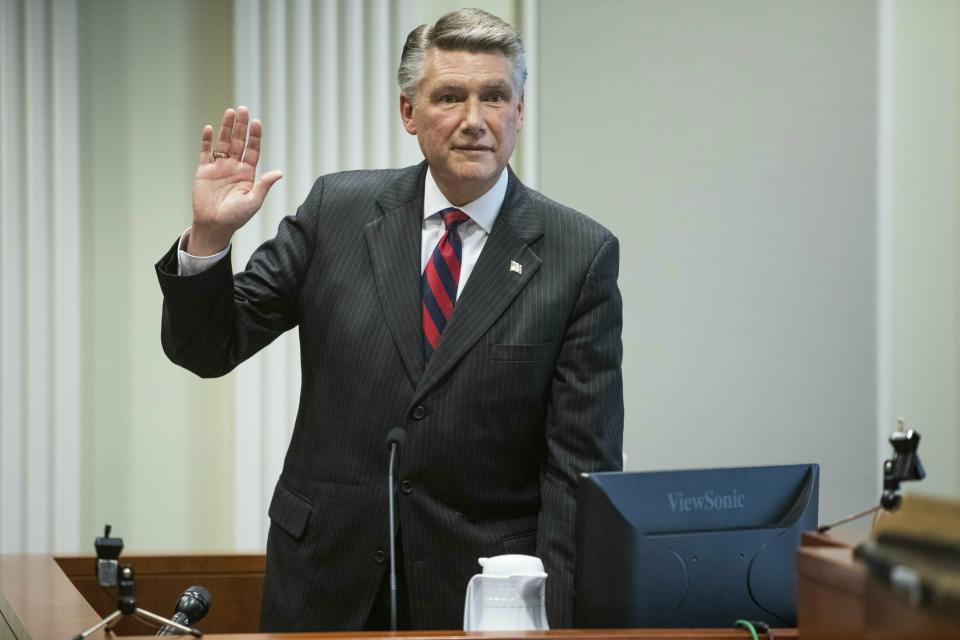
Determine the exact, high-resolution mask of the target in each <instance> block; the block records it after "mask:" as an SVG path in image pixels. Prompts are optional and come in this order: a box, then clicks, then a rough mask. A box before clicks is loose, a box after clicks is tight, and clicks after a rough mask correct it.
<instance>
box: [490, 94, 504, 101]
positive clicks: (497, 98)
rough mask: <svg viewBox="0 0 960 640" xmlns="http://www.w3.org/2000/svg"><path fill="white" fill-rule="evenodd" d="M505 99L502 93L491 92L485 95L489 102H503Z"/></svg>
mask: <svg viewBox="0 0 960 640" xmlns="http://www.w3.org/2000/svg"><path fill="white" fill-rule="evenodd" d="M506 99H507V98H506V96H504V95H503V94H502V93H491V94H490V95H489V96H487V101H489V102H503V101H505V100H506Z"/></svg>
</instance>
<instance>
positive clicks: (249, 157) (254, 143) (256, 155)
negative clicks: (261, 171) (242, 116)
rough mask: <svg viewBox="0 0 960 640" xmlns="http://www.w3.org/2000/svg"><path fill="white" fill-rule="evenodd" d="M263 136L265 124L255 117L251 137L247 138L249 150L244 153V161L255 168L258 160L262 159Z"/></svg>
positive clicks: (251, 126)
mask: <svg viewBox="0 0 960 640" xmlns="http://www.w3.org/2000/svg"><path fill="white" fill-rule="evenodd" d="M261 136H263V125H262V124H260V121H259V120H257V119H254V121H253V122H251V123H250V137H249V138H248V139H247V150H246V151H245V152H244V154H243V161H244V162H246V163H247V164H248V165H250V166H251V167H253V168H254V169H256V168H257V162H258V161H259V160H260V138H261Z"/></svg>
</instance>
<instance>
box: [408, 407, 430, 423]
mask: <svg viewBox="0 0 960 640" xmlns="http://www.w3.org/2000/svg"><path fill="white" fill-rule="evenodd" d="M410 415H411V416H413V419H414V420H423V419H424V418H426V417H427V408H426V407H425V406H423V405H422V404H418V405H417V406H415V407H414V408H413V411H411V412H410Z"/></svg>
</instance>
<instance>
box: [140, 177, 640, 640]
mask: <svg viewBox="0 0 960 640" xmlns="http://www.w3.org/2000/svg"><path fill="white" fill-rule="evenodd" d="M425 172H426V164H425V163H423V164H421V165H419V166H415V167H409V168H406V169H401V170H387V171H353V172H345V173H337V174H332V175H327V176H324V177H321V178H320V179H318V180H317V182H316V184H315V185H314V187H313V189H312V190H311V192H310V194H309V196H308V197H307V199H306V201H305V202H304V203H303V204H302V205H301V206H300V208H299V209H298V211H297V214H296V215H295V216H290V217H287V218H285V219H284V220H283V221H282V223H281V224H280V228H279V230H278V233H277V235H276V237H275V238H274V239H272V240H270V241H268V242H266V243H264V244H263V245H262V246H261V247H260V248H259V249H258V250H257V251H256V252H255V254H254V255H253V256H252V257H251V259H250V262H249V263H248V265H247V267H246V269H245V270H244V271H243V272H241V273H238V274H236V275H233V274H232V273H231V267H230V261H229V260H221V261H220V262H219V263H218V264H217V265H216V266H214V267H212V268H211V269H209V270H208V271H205V272H203V273H200V274H198V275H194V276H190V277H179V276H177V275H176V273H177V265H176V260H177V256H176V245H174V247H173V248H171V250H170V252H169V253H168V254H167V255H166V256H164V257H163V258H162V259H161V260H160V262H159V263H158V264H157V274H158V277H159V279H160V285H161V288H162V290H163V294H164V305H163V329H162V343H163V348H164V350H165V352H166V353H167V355H168V356H169V358H170V359H171V360H173V361H174V362H175V363H177V364H180V365H182V366H184V367H186V368H188V369H190V370H191V371H193V372H195V373H196V374H198V375H200V376H204V377H207V376H221V375H223V374H225V373H227V372H229V371H230V370H231V369H233V368H234V367H235V366H237V365H238V364H239V363H240V362H242V361H243V360H245V359H246V358H248V357H250V356H251V355H253V354H254V353H255V352H257V351H258V350H260V349H261V348H263V347H264V346H266V345H267V344H268V343H270V341H272V340H273V339H274V338H276V337H277V336H278V335H279V334H280V333H281V332H283V331H286V330H287V329H290V328H291V327H294V326H297V325H298V326H299V332H300V354H301V355H300V357H301V368H302V376H303V381H302V391H301V396H300V406H299V411H298V414H297V419H296V425H295V428H294V431H293V436H292V440H291V442H290V447H289V449H288V451H287V455H286V459H285V462H284V468H283V472H282V474H281V477H280V479H279V481H278V483H277V486H276V490H275V492H274V495H273V499H272V501H271V504H270V510H269V515H270V519H271V526H270V532H269V535H268V542H267V570H266V577H265V583H264V594H263V610H262V619H261V624H262V626H263V628H264V629H265V630H273V629H276V630H313V629H329V630H336V629H357V628H360V627H362V625H363V624H364V622H365V620H366V618H367V615H368V613H369V611H370V607H371V604H372V602H373V600H374V597H375V594H376V592H377V589H378V587H379V585H380V584H381V580H382V579H383V575H384V571H386V564H385V560H386V555H385V549H386V548H387V546H388V542H389V537H388V535H389V534H388V532H387V529H388V520H387V489H386V482H385V478H384V476H385V474H386V469H387V458H388V455H387V448H386V445H385V437H386V434H387V432H388V431H389V430H390V429H391V428H393V427H395V426H398V425H403V426H405V428H406V430H407V433H408V439H407V442H406V445H405V446H404V448H403V450H402V452H401V453H400V456H399V458H398V464H397V468H398V474H399V480H400V484H399V487H400V491H399V493H398V507H397V508H398V522H399V527H400V531H401V540H402V545H403V558H404V562H405V564H404V568H405V573H406V581H407V584H406V587H407V588H408V590H409V597H410V607H411V611H410V615H411V622H412V624H413V627H414V628H417V629H455V628H461V626H462V616H463V603H464V593H465V589H466V585H467V581H468V580H469V578H470V577H471V576H472V575H473V574H475V573H478V572H479V570H480V569H479V566H478V565H477V558H479V557H482V556H492V555H499V554H502V553H526V554H535V555H538V556H539V557H540V558H542V559H543V562H544V564H545V567H546V570H547V572H548V573H549V578H548V580H547V611H548V616H549V620H550V624H551V626H553V627H563V626H570V624H571V617H572V598H573V569H574V518H575V487H576V479H577V475H578V474H579V473H580V472H583V471H596V470H611V469H618V468H620V466H621V446H622V434H623V390H622V381H621V370H620V363H621V358H622V343H621V337H620V334H621V326H622V310H621V299H620V293H619V290H618V288H617V270H618V260H619V248H618V243H617V240H616V238H615V237H614V236H613V235H612V234H611V233H610V232H609V231H607V230H606V229H604V228H603V227H601V226H600V225H599V224H597V223H596V222H594V221H592V220H590V219H588V218H587V217H585V216H583V215H582V214H579V213H577V212H576V211H573V210H572V209H569V208H567V207H564V206H561V205H559V204H557V203H555V202H552V201H551V200H549V199H547V198H546V197H544V196H543V195H541V194H539V193H537V192H536V191H533V190H531V189H528V188H526V187H525V186H523V184H521V183H520V182H519V180H517V178H516V176H515V175H514V174H513V172H512V171H511V172H510V178H509V186H508V189H507V194H506V199H505V201H504V203H503V207H502V209H501V211H500V214H499V217H498V218H497V221H496V223H495V225H494V228H493V230H492V232H491V234H490V237H489V238H488V239H487V243H486V245H485V247H484V249H483V252H482V253H481V255H480V257H479V260H478V262H477V264H476V267H475V268H474V271H473V273H472V275H471V277H470V279H469V280H468V282H467V283H466V285H465V287H464V290H463V292H462V293H461V295H460V296H459V298H458V301H457V304H456V307H455V309H454V313H453V315H452V317H451V319H450V321H449V323H448V325H447V327H446V330H445V332H444V334H443V336H442V340H441V343H440V344H439V346H438V348H437V350H436V351H435V353H434V354H433V357H432V358H431V359H430V361H429V363H428V364H427V365H426V366H424V357H423V342H422V340H423V338H422V329H421V315H420V235H421V224H422V207H423V185H424V176H425ZM511 261H514V262H516V263H518V264H519V265H521V269H520V270H519V271H518V270H516V269H511Z"/></svg>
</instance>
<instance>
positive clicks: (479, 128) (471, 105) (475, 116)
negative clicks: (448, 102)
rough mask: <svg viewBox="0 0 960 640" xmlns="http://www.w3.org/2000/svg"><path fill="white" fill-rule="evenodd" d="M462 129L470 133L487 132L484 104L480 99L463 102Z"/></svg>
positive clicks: (479, 134) (481, 133)
mask: <svg viewBox="0 0 960 640" xmlns="http://www.w3.org/2000/svg"><path fill="white" fill-rule="evenodd" d="M460 129H461V130H462V131H463V132H464V133H467V134H469V135H473V136H477V137H479V136H482V135H483V134H484V133H486V125H485V124H484V122H483V105H482V104H481V103H480V101H479V100H476V99H473V98H471V99H469V100H467V101H466V102H464V104H463V121H462V122H461V124H460Z"/></svg>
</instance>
